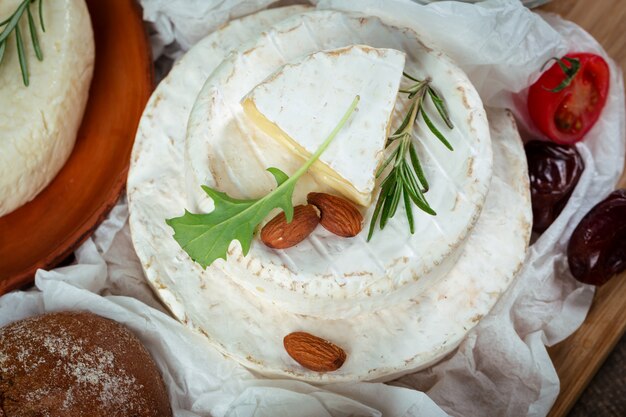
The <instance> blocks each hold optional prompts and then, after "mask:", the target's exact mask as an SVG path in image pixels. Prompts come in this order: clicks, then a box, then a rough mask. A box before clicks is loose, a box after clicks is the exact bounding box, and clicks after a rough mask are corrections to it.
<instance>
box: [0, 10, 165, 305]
mask: <svg viewBox="0 0 626 417" xmlns="http://www.w3.org/2000/svg"><path fill="white" fill-rule="evenodd" d="M87 5H88V7H89V12H90V15H91V21H92V24H93V29H94V35H95V42H96V64H95V70H94V76H93V81H92V83H91V89H90V91H89V102H88V104H87V109H86V111H85V116H84V118H83V122H82V125H81V128H80V131H79V132H78V137H77V139H76V145H75V147H74V151H73V152H72V155H71V156H70V158H69V160H68V161H67V163H66V164H65V166H64V167H63V169H62V170H61V171H60V172H59V174H58V175H57V176H56V178H55V179H54V180H53V181H52V182H51V183H50V185H49V186H48V187H47V188H46V189H45V190H43V191H42V192H41V193H40V194H39V195H38V196H37V197H36V198H35V199H34V200H33V201H31V202H30V203H28V204H26V205H25V206H22V207H21V208H19V209H17V210H16V211H14V212H12V213H10V214H8V215H6V216H4V217H0V294H3V293H5V292H8V291H10V290H12V289H15V288H19V287H22V286H25V285H27V284H29V283H31V282H32V280H33V277H34V274H35V271H36V270H37V269H38V268H45V269H48V268H52V267H54V266H55V265H57V264H58V263H59V262H61V261H62V260H63V259H65V258H66V257H67V256H68V255H69V254H71V253H72V251H73V250H74V249H75V248H76V247H77V246H78V245H79V244H80V243H82V242H83V241H84V240H85V239H86V238H87V237H88V236H89V235H90V234H91V232H92V231H93V230H94V229H95V228H96V226H97V225H98V224H99V223H100V222H101V221H102V220H103V219H104V217H105V216H106V214H107V213H108V212H109V210H110V209H111V208H112V207H113V206H114V205H115V203H116V201H117V199H118V198H119V196H120V193H121V192H122V190H123V188H124V184H125V182H126V175H127V172H128V163H129V159H130V152H131V149H132V146H133V140H134V137H135V131H136V130H137V124H138V123H139V118H140V117H141V113H142V112H143V109H144V106H145V104H146V102H147V101H148V98H149V97H150V94H151V92H152V89H153V87H154V80H153V72H152V60H151V55H150V45H149V43H148V40H147V38H146V34H145V32H144V28H143V22H142V17H141V16H142V15H141V9H140V8H139V6H138V5H136V4H135V2H132V1H101V0H87Z"/></svg>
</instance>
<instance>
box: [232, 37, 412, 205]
mask: <svg viewBox="0 0 626 417" xmlns="http://www.w3.org/2000/svg"><path fill="white" fill-rule="evenodd" d="M404 61H405V54H404V52H400V51H397V50H395V49H383V48H372V47H369V46H364V45H353V46H348V47H344V48H339V49H332V50H326V51H320V52H316V53H313V54H311V55H309V56H308V57H306V58H305V59H303V60H302V61H299V62H297V63H294V64H287V65H285V66H283V67H282V68H280V69H279V70H278V71H276V72H275V73H274V74H272V75H271V76H269V77H268V78H267V79H266V80H265V81H263V82H262V83H261V84H259V85H257V86H256V87H255V88H254V89H253V90H252V91H251V92H250V93H249V94H248V95H247V96H246V97H245V98H244V99H243V101H242V105H243V108H244V111H245V112H246V114H247V115H248V117H250V118H251V119H252V121H253V122H254V123H256V124H257V125H258V126H259V127H260V128H261V129H262V130H264V131H265V132H266V133H267V134H269V135H270V136H272V137H273V138H275V139H276V140H278V141H279V142H280V143H282V144H283V145H285V146H286V147H287V148H288V149H290V150H291V152H293V153H294V154H295V155H297V156H298V157H299V158H300V159H301V160H306V159H308V158H309V157H310V156H311V154H313V153H314V152H315V151H316V150H317V149H318V148H319V146H320V145H321V144H322V142H323V141H324V139H325V138H326V137H327V136H328V134H329V133H330V132H332V130H333V129H334V128H335V126H336V125H337V123H338V122H339V119H340V118H341V116H342V115H343V112H344V111H345V109H347V108H348V107H349V106H350V103H351V102H352V100H354V97H355V96H357V95H358V96H360V99H361V101H360V103H359V105H358V107H357V109H356V111H355V113H354V114H353V115H352V117H350V119H349V120H348V123H346V125H345V126H344V127H343V128H342V129H341V131H339V134H338V135H337V137H336V138H335V139H334V141H333V142H332V143H331V145H330V146H329V147H328V149H327V150H326V151H325V152H324V153H323V154H322V155H321V157H320V158H319V160H318V161H317V162H316V163H315V164H314V165H313V166H312V167H311V171H312V173H313V174H314V175H316V176H317V177H318V178H320V179H321V181H323V182H326V183H327V184H328V185H330V186H331V187H333V188H334V189H336V190H337V191H339V192H340V193H342V194H344V195H345V196H346V197H348V198H350V199H352V200H353V201H354V202H356V203H358V204H360V205H363V206H367V205H369V203H370V202H371V199H372V191H373V190H374V185H375V182H376V170H377V169H378V166H379V164H380V162H381V159H382V157H383V154H384V150H385V143H386V140H387V136H388V131H389V123H390V120H391V116H392V113H393V110H394V105H395V103H396V97H397V95H398V88H399V86H400V79H401V78H402V71H403V70H404Z"/></svg>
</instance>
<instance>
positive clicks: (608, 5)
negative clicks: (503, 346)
mask: <svg viewBox="0 0 626 417" xmlns="http://www.w3.org/2000/svg"><path fill="white" fill-rule="evenodd" d="M540 10H545V11H550V12H555V13H558V14H560V15H561V16H563V17H564V18H566V19H568V20H571V21H573V22H576V23H577V24H579V25H580V26H582V27H583V28H584V29H585V30H587V31H588V32H589V33H591V34H592V35H593V36H594V37H595V38H596V39H597V40H598V41H599V42H600V44H602V46H603V47H604V49H606V51H607V52H608V53H609V55H610V56H611V57H612V58H613V59H614V60H616V61H617V63H618V64H619V65H620V66H621V67H622V69H626V34H624V29H625V28H626V23H624V22H625V21H626V1H625V0H553V1H552V2H551V3H550V4H548V5H546V6H543V7H541V8H540ZM625 117H626V115H625ZM619 186H620V187H626V172H625V173H624V174H623V175H622V178H621V180H620V183H619ZM624 308H626V273H625V274H622V275H621V276H620V277H617V278H614V279H613V280H612V281H611V282H609V283H608V284H606V285H604V286H603V287H601V288H599V289H598V291H597V292H596V296H595V298H594V301H593V305H592V306H591V310H590V311H589V315H588V316H587V319H586V320H585V322H584V323H583V325H582V326H581V327H580V329H578V330H577V331H576V333H574V334H573V335H572V336H570V337H569V338H567V339H566V340H564V341H563V342H561V343H559V344H558V345H556V346H553V347H552V348H550V349H549V352H550V356H551V357H552V360H553V362H554V366H555V367H556V370H557V372H558V374H559V378H560V380H561V392H560V394H559V397H558V399H557V400H556V403H555V404H554V407H553V408H552V411H551V412H550V414H549V416H550V417H562V416H565V415H567V413H568V411H569V410H570V409H571V407H572V406H573V405H574V404H575V403H576V400H577V399H578V397H579V396H580V394H581V393H582V392H583V390H584V389H585V387H586V386H587V385H588V384H589V381H590V380H591V378H592V377H593V376H594V375H595V373H596V372H597V371H598V368H600V366H601V365H602V363H603V362H604V361H605V359H606V357H607V356H608V355H609V353H611V351H612V350H613V348H614V347H615V344H616V343H617V342H618V341H619V340H620V338H621V337H622V335H623V334H624V331H625V330H626V318H625V317H624Z"/></svg>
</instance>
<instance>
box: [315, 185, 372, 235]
mask: <svg viewBox="0 0 626 417" xmlns="http://www.w3.org/2000/svg"><path fill="white" fill-rule="evenodd" d="M307 201H308V202H309V204H313V205H314V206H315V207H317V208H318V209H319V210H320V216H321V220H320V223H321V224H322V226H324V228H326V230H328V231H329V232H331V233H334V234H336V235H338V236H342V237H354V236H356V235H358V234H359V232H360V231H361V229H362V228H363V216H362V215H361V212H359V210H358V209H357V208H356V207H355V206H354V205H353V204H352V203H351V202H349V201H348V200H346V199H345V198H341V197H337V196H335V195H331V194H326V193H309V195H308V196H307Z"/></svg>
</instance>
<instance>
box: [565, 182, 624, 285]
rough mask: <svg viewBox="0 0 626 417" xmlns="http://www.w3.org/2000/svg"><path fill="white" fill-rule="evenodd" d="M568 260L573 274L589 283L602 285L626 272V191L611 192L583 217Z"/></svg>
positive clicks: (576, 231)
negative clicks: (616, 275)
mask: <svg viewBox="0 0 626 417" xmlns="http://www.w3.org/2000/svg"><path fill="white" fill-rule="evenodd" d="M567 259H568V262H569V268H570V270H571V271H572V275H574V277H575V278H576V279H577V280H579V281H581V282H584V283H586V284H592V285H602V284H604V283H605V282H607V281H608V280H609V279H610V278H611V277H612V276H614V275H615V274H618V273H620V272H621V271H624V270H625V269H626V189H621V190H617V191H614V192H612V193H611V194H610V195H609V196H608V197H607V198H606V199H604V200H603V201H601V202H600V203H598V204H597V205H596V206H595V207H593V208H592V209H591V210H590V211H589V213H587V214H586V215H585V217H583V219H582V220H581V221H580V223H579V224H578V226H576V229H575V230H574V233H572V237H571V238H570V240H569V245H568V247H567Z"/></svg>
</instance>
